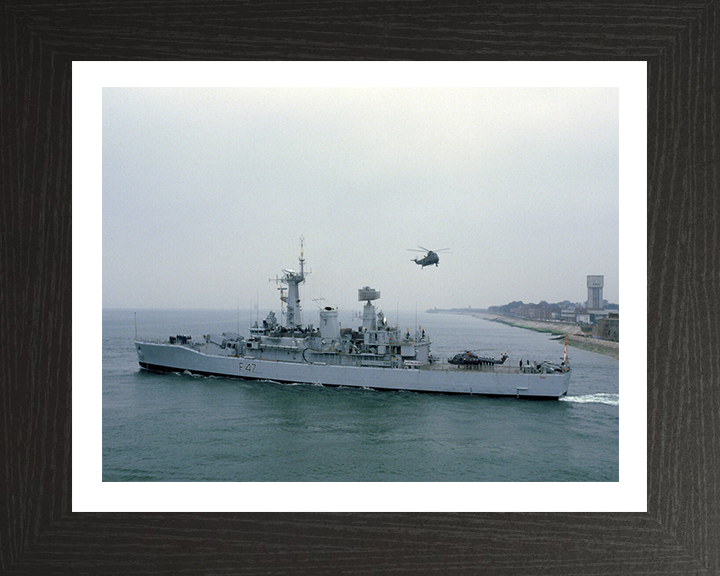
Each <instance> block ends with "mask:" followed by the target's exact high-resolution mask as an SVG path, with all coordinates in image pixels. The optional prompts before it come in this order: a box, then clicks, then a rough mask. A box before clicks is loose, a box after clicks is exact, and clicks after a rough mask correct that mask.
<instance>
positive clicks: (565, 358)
mask: <svg viewBox="0 0 720 576" xmlns="http://www.w3.org/2000/svg"><path fill="white" fill-rule="evenodd" d="M563 360H564V361H565V362H567V336H565V356H564V358H563Z"/></svg>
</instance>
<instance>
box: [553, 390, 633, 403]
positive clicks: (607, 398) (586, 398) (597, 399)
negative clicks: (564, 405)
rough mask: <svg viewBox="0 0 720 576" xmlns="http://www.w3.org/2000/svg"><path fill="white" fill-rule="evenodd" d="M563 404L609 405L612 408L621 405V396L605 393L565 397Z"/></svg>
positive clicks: (562, 399)
mask: <svg viewBox="0 0 720 576" xmlns="http://www.w3.org/2000/svg"><path fill="white" fill-rule="evenodd" d="M560 400H561V401H562V402H574V403H575V404H608V405H610V406H619V405H620V395H619V394H606V393H603V392H600V393H597V394H585V395H583V396H564V397H563V398H560Z"/></svg>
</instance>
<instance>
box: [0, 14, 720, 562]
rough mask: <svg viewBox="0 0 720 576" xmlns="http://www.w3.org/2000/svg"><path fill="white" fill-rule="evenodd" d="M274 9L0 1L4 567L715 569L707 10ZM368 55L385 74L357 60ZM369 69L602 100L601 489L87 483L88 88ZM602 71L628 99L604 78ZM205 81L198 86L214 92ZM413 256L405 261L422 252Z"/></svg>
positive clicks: (712, 32)
mask: <svg viewBox="0 0 720 576" xmlns="http://www.w3.org/2000/svg"><path fill="white" fill-rule="evenodd" d="M270 8H271V7H269V6H268V5H258V4H254V3H247V4H244V5H242V6H230V5H226V4H213V5H211V6H207V5H205V6H202V7H201V6H191V5H189V4H183V5H181V6H175V7H174V8H173V13H172V14H168V13H167V11H166V10H165V7H164V6H163V5H162V4H158V3H155V4H150V5H147V6H144V7H143V11H142V13H140V12H133V11H131V10H130V11H128V10H126V9H123V8H121V7H120V6H115V5H111V4H100V5H93V6H89V7H88V6H85V7H80V6H78V7H67V6H66V7H60V6H58V7H42V8H33V7H28V6H25V5H23V4H20V3H17V4H15V3H10V4H6V5H5V6H4V7H3V9H2V11H1V12H0V25H1V26H2V34H0V44H1V45H2V51H1V53H2V54H3V56H2V57H0V65H1V66H0V73H1V74H2V79H3V81H2V84H3V86H4V88H3V96H2V98H3V100H2V102H3V106H2V107H1V110H0V114H1V115H2V126H3V128H2V136H1V137H2V142H3V146H2V151H0V160H2V162H0V169H1V170H2V179H3V180H2V181H3V182H4V183H5V186H4V188H5V189H6V191H7V194H6V195H5V200H4V209H3V210H2V218H3V220H2V230H1V231H0V235H1V236H0V237H2V246H3V248H4V250H3V259H2V266H3V274H2V277H3V288H2V295H3V304H4V305H3V315H2V319H1V320H0V321H1V322H2V325H3V327H4V328H5V331H4V333H5V334H6V335H8V336H9V337H10V341H11V342H12V345H9V346H6V347H5V348H4V349H5V353H4V354H3V355H2V365H3V366H4V368H3V372H2V373H3V374H4V376H3V378H2V394H3V396H2V398H3V401H2V402H1V403H0V405H1V406H2V408H1V410H2V412H3V421H4V424H3V429H4V431H5V433H4V436H5V442H4V444H5V448H6V449H5V450H4V454H5V467H4V470H5V472H4V480H5V482H4V484H5V485H6V486H7V487H8V488H7V490H6V491H5V493H4V495H3V496H2V503H3V505H2V509H3V510H4V512H5V513H4V514H3V516H4V517H6V518H7V519H8V521H7V522H6V524H5V528H4V529H3V532H2V534H3V537H2V538H0V546H2V548H1V549H0V569H2V571H7V572H9V573H15V572H16V573H38V574H41V573H42V574H45V573H88V574H92V573H104V574H107V573H128V572H137V571H144V572H150V573H168V574H170V573H177V572H179V571H185V572H193V573H194V572H202V573H228V572H233V573H235V572H239V573H244V574H272V573H281V572H293V573H296V572H299V573H313V574H324V573H327V574H336V573H373V572H377V571H380V570H383V571H386V572H391V573H394V572H398V573H403V572H405V573H435V572H439V571H451V572H457V573H466V572H483V573H492V574H526V573H535V574H576V573H593V574H606V575H609V574H624V573H634V572H638V571H643V572H645V573H658V574H678V575H679V574H688V573H694V574H706V573H707V574H710V573H714V572H716V571H717V569H718V567H719V566H720V550H718V547H717V544H716V542H718V541H719V540H720V534H718V526H719V523H718V522H717V519H718V515H719V512H718V506H719V504H718V502H719V501H720V499H718V498H717V497H716V495H715V494H714V493H713V481H712V479H713V478H714V477H716V476H717V473H718V469H717V463H716V459H715V458H714V457H713V455H714V454H716V453H717V452H718V446H717V444H718V442H719V440H718V438H720V434H719V433H718V431H717V424H716V422H717V418H716V417H715V411H716V407H717V406H718V405H719V404H720V402H719V401H718V400H719V399H718V392H717V389H718V387H717V372H718V370H717V358H716V356H717V354H716V352H715V350H716V349H717V346H718V339H717V330H716V328H715V325H716V322H715V320H714V319H715V317H716V314H715V313H716V312H717V310H716V309H717V304H716V302H715V300H714V299H713V298H712V290H709V289H708V286H709V285H710V284H711V281H710V279H712V278H714V277H715V276H716V275H717V274H716V273H717V258H716V256H715V249H714V245H715V242H714V233H713V231H714V230H715V229H716V228H717V226H716V224H717V222H716V220H717V217H716V215H715V214H716V210H715V209H714V198H715V197H716V195H717V192H718V191H717V186H718V179H717V175H716V174H715V169H714V166H716V165H717V158H716V156H717V145H716V142H715V141H714V139H713V135H714V134H715V132H716V131H717V127H716V125H715V124H716V122H717V120H716V119H715V116H714V115H713V114H712V109H713V108H712V107H713V103H714V102H715V101H716V98H715V96H716V95H715V94H714V90H715V87H714V86H713V84H712V81H711V79H712V77H713V76H712V74H713V64H714V62H716V61H717V57H716V56H717V54H716V52H717V44H716V43H715V42H714V38H715V37H716V35H717V26H718V25H717V16H716V14H715V12H716V8H715V6H714V4H710V5H684V6H682V7H679V6H673V7H669V6H658V5H642V6H640V5H632V6H626V5H624V4H618V5H616V6H613V7H612V9H610V10H609V9H608V5H606V4H603V5H600V4H597V5H594V4H591V5H584V6H580V7H571V8H568V7H567V6H566V5H556V4H548V5H543V6H542V7H540V6H538V7H533V6H527V5H522V6H518V5H513V4H507V5H503V4H494V5H492V6H491V7H472V8H467V7H466V8H462V7H460V6H454V7H448V8H432V7H430V6H429V5H427V4H419V5H414V6H413V7H412V9H410V8H409V7H407V6H400V5H397V4H391V5H382V6H380V5H377V6H372V7H368V8H367V9H361V8H360V7H359V6H358V7H354V6H351V5H342V4H329V5H326V6H318V5H309V6H307V7H305V9H303V7H302V4H299V5H293V6H289V5H279V6H277V7H275V9H272V10H271V9H270ZM139 60H142V61H144V62H137V61H139ZM165 60H167V62H164V63H163V62H162V61H165ZM199 60H202V61H204V62H191V61H199ZM218 60H226V61H228V62H227V64H224V65H223V64H219V63H218V62H217V61H218ZM285 60H291V62H284V63H281V62H279V61H285ZM308 60H325V61H327V62H314V63H310V62H308ZM330 60H339V61H340V62H330ZM353 60H362V61H365V62H355V63H353V64H350V63H349V61H353ZM379 60H387V61H389V62H386V63H382V62H372V63H371V62H368V61H379ZM399 60H402V61H404V62H398V61H399ZM428 60H434V61H435V62H425V61H428ZM528 61H530V63H529V64H528ZM342 62H346V64H345V65H343V64H342ZM281 64H282V65H281ZM370 64H373V65H380V66H381V67H382V65H383V64H384V65H385V66H386V68H387V69H388V70H390V71H391V74H392V82H390V81H388V83H387V85H389V86H397V85H398V83H399V82H402V81H403V76H405V78H406V81H407V82H408V84H407V87H408V88H413V87H417V86H419V85H421V86H427V85H428V84H431V85H432V82H435V79H436V78H437V77H441V76H444V75H453V74H462V73H463V72H464V71H467V70H470V71H472V73H475V74H478V73H480V72H483V73H485V74H487V76H488V77H490V76H492V75H493V74H499V73H500V72H498V71H499V70H505V71H511V74H512V76H511V77H506V79H505V80H504V81H503V82H501V83H500V82H495V83H494V84H493V86H505V87H513V86H527V85H528V77H530V78H534V84H533V83H531V84H529V85H532V86H539V85H542V86H545V85H546V84H547V78H548V77H550V76H551V77H552V82H551V83H550V84H551V85H552V86H558V85H560V84H558V82H559V80H558V78H564V82H565V84H562V85H563V86H586V87H587V86H593V87H594V88H598V87H606V88H607V87H614V89H617V92H618V102H619V107H618V110H619V126H620V130H619V133H620V148H619V158H620V165H619V174H620V188H619V193H620V197H619V205H620V229H619V245H620V260H621V263H620V285H621V292H622V295H623V299H625V295H626V294H628V295H629V296H628V299H627V302H628V304H627V308H626V309H627V315H625V314H624V317H628V318H633V317H634V318H635V323H634V324H633V323H632V321H631V322H630V324H633V325H632V328H631V329H630V330H629V331H628V332H627V333H628V334H632V335H633V337H632V338H629V339H628V341H627V342H625V341H624V342H623V355H622V356H621V360H620V362H621V368H620V372H621V383H620V390H621V393H620V395H621V396H622V399H620V400H619V401H618V402H619V406H621V407H622V408H621V409H619V422H620V430H619V437H620V442H619V449H618V452H619V458H618V474H617V479H615V478H611V479H610V481H602V480H601V481H591V482H585V483H582V482H578V483H576V482H568V483H563V482H537V483H534V482H525V481H514V482H513V481H511V482H485V481H483V482H468V481H465V480H464V479H463V480H461V481H459V482H449V483H443V482H414V481H410V482H397V483H392V482H365V483H363V482H312V481H310V482H277V483H273V482H262V481H261V482H249V483H242V482H224V483H215V482H213V483H212V484H209V483H208V482H205V481H201V482H186V481H184V480H185V479H184V478H182V477H178V478H176V481H175V482H173V479H172V478H167V479H161V481H150V482H144V481H142V480H143V479H142V478H139V477H137V478H133V479H131V480H130V481H125V482H123V481H112V480H111V481H104V480H105V479H104V478H103V467H102V403H103V401H104V399H103V393H102V392H103V391H102V375H101V371H102V366H101V358H102V350H101V335H102V332H103V326H102V318H101V310H102V306H103V302H102V295H103V276H102V274H101V270H102V269H103V267H104V266H107V263H106V262H103V250H104V249H105V248H107V247H109V244H108V243H107V242H106V239H105V238H103V236H102V202H103V197H102V190H103V179H102V153H103V151H102V145H103V144H104V143H103V141H102V133H101V131H102V117H103V89H107V90H114V91H120V90H125V89H129V88H130V87H135V88H136V89H140V88H142V87H146V86H157V87H163V86H169V87H182V88H192V87H197V86H200V85H202V86H206V85H208V84H207V83H204V84H200V82H199V80H198V79H199V78H200V77H201V76H202V75H203V74H206V73H207V71H209V70H210V71H213V72H211V74H223V73H224V74H227V73H228V72H227V71H230V73H234V74H238V75H240V74H242V75H243V78H242V79H239V80H238V81H237V82H226V83H224V84H223V85H224V86H228V85H230V86H237V85H243V86H246V85H250V84H251V85H253V86H256V87H258V86H259V87H263V86H271V87H272V86H274V87H277V88H279V87H282V86H285V87H287V86H305V87H307V86H317V85H318V83H319V82H320V80H318V78H321V77H322V76H323V75H324V76H325V77H326V81H325V82H326V83H325V84H324V85H325V86H329V87H332V86H338V83H339V82H342V78H343V75H346V74H348V70H352V72H349V73H350V74H353V75H354V76H355V78H354V79H353V81H352V83H351V82H350V81H347V84H341V85H343V86H345V85H351V86H354V85H357V82H358V79H359V78H361V77H362V74H361V73H360V72H358V71H359V70H362V69H363V68H365V67H366V66H367V67H368V68H369V67H370ZM521 66H522V67H523V68H522V70H523V71H522V72H521ZM143 68H144V73H145V74H146V75H147V77H146V80H144V81H138V79H137V76H135V77H133V76H132V75H133V74H136V72H137V70H142V69H143ZM268 69H270V70H276V71H277V75H276V78H275V79H274V80H268V77H267V75H266V74H267V70H268ZM123 70H125V72H124V71H123ZM128 70H130V71H131V72H130V76H125V77H124V78H123V74H125V73H127V71H128ZM428 70H429V71H430V73H429V75H428V72H427V71H428ZM618 70H624V74H625V75H626V79H627V83H626V84H622V83H620V82H613V81H610V80H608V78H609V76H606V74H607V75H612V74H616V73H617V71H618ZM400 71H402V72H400ZM261 73H262V74H263V75H264V76H263V77H262V79H260V75H261ZM165 74H167V76H163V75H165ZM292 74H295V75H296V76H297V77H296V78H295V81H294V83H291V82H290V80H289V79H288V75H292ZM542 75H545V76H546V80H545V82H546V84H543V81H542V80H539V78H540V77H541V76H542ZM588 75H591V76H592V78H591V79H588ZM80 77H83V78H85V80H86V81H87V80H88V79H89V82H88V83H87V84H84V85H83V84H82V82H81V81H80V80H79V78H80ZM93 77H94V78H93ZM215 78H216V77H215ZM215 78H213V77H211V82H210V84H209V85H215V86H217V85H219V84H218V83H217V80H216V79H215ZM428 78H432V79H433V80H432V82H431V80H429V79H428ZM454 78H455V79H454V80H453V82H452V83H453V84H455V85H457V82H458V81H457V76H455V77H454ZM279 79H281V80H279ZM273 82H275V83H273ZM371 82H373V83H376V82H377V80H374V81H371ZM253 83H254V84H253ZM468 84H469V85H471V86H477V85H478V84H482V81H477V80H476V79H475V78H472V79H469V80H468ZM633 85H635V86H637V85H640V86H642V87H644V88H645V90H644V92H642V91H641V93H640V97H638V94H637V93H634V94H632V95H628V93H629V92H631V87H632V86H633ZM625 102H635V104H637V103H638V102H639V103H640V108H637V107H627V108H624V103H625ZM79 105H80V106H82V107H81V108H78V106H79ZM623 114H628V115H630V116H632V115H635V116H640V117H639V118H630V119H631V120H635V121H636V122H635V123H637V122H640V124H641V125H643V124H644V125H645V126H646V139H643V138H640V139H639V140H633V139H630V140H623V138H624V137H627V135H628V134H627V133H626V132H624V131H623V129H622V127H623V120H624V116H623ZM83 116H87V117H89V118H90V119H91V120H90V124H89V125H81V124H80V123H81V120H82V117H83ZM643 116H644V117H643ZM98 127H100V128H99V130H100V131H99V132H98ZM166 136H167V137H168V138H171V137H172V135H166ZM98 137H99V139H98ZM79 139H80V140H83V141H84V144H85V145H86V148H83V149H82V152H81V151H80V148H77V149H76V147H75V144H76V143H77V142H78V140H79ZM645 140H646V141H645ZM623 142H624V144H623ZM88 143H89V144H90V146H89V147H87V144H88ZM98 144H99V145H98ZM645 146H646V147H647V148H646V150H647V152H646V153H645ZM138 152H141V150H139V151H138ZM638 154H639V156H640V158H641V159H642V158H644V161H645V163H646V166H645V165H642V166H638V165H637V164H638ZM626 159H629V160H626ZM641 162H642V160H641ZM639 168H640V170H639V171H638V169H639ZM638 172H639V174H640V176H638ZM98 175H99V177H98ZM623 183H626V185H628V186H629V187H627V188H623ZM93 186H94V192H93ZM81 190H82V193H81V192H80V191H81ZM88 190H90V193H88ZM624 213H627V218H626V219H625V220H624V221H623V219H624V218H625V216H624ZM178 237H180V238H182V231H178ZM175 240H177V237H168V238H167V241H169V242H173V241H175ZM399 240H401V241H403V242H405V241H406V238H405V236H404V235H402V236H401V238H399ZM570 241H572V239H570ZM293 242H295V240H293ZM103 244H106V246H103ZM407 244H408V245H407V246H405V245H402V247H401V249H402V250H403V251H404V250H405V249H406V248H412V247H414V246H415V245H416V244H421V245H425V244H423V241H415V240H413V241H412V242H407ZM440 247H443V246H435V245H434V244H433V245H432V246H431V248H440ZM455 251H456V250H455ZM623 256H625V257H626V258H628V259H627V260H626V261H627V266H628V268H627V269H628V272H625V271H624V270H625V269H626V268H625V265H624V264H623V262H622V260H623ZM406 258H407V256H406ZM444 258H446V257H445V256H443V255H442V254H441V259H444ZM443 263H444V262H443ZM408 265H412V266H413V267H415V265H414V264H413V263H412V262H409V260H408ZM440 266H442V264H440ZM415 271H416V272H420V271H421V269H420V268H417V269H416V270H415ZM431 271H432V270H423V272H431ZM81 273H82V274H81ZM264 273H265V272H263V274H264ZM271 273H274V272H271ZM598 273H600V272H596V271H594V270H590V271H584V272H582V273H581V276H582V277H583V278H584V277H585V276H589V275H594V274H598ZM626 278H627V280H626ZM140 281H141V279H139V278H138V282H140ZM593 281H594V282H597V279H595V280H593ZM581 282H582V280H581ZM588 282H590V280H588ZM708 282H710V284H709V283H708ZM208 284H210V285H212V280H210V281H209V282H208ZM273 288H274V286H273ZM355 288H360V286H355ZM256 298H257V299H256V304H257V302H258V301H259V300H260V299H259V297H256ZM624 301H626V300H624ZM630 303H632V305H630ZM238 308H240V306H239V305H238ZM386 312H388V314H387V315H388V316H389V317H391V316H392V314H391V313H390V312H389V311H388V310H386ZM624 312H625V310H624ZM260 320H262V319H260ZM633 330H634V332H633ZM626 367H627V370H626ZM624 373H628V374H631V375H632V376H631V377H630V378H629V379H628V381H624V380H622V378H623V374H624ZM645 385H646V386H647V388H646V389H645ZM626 398H627V400H626ZM638 410H639V412H638ZM149 414H151V412H150V413H149ZM149 417H151V415H150V416H149ZM644 417H645V418H646V420H643V418H644ZM178 441H181V439H178ZM203 480H204V479H203ZM595 480H597V479H595ZM416 484H417V485H416ZM571 484H572V485H571ZM575 484H580V486H575Z"/></svg>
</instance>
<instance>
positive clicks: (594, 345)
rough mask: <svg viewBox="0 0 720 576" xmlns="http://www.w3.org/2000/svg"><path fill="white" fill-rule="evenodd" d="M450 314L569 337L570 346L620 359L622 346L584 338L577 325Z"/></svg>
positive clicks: (497, 315) (485, 313)
mask: <svg viewBox="0 0 720 576" xmlns="http://www.w3.org/2000/svg"><path fill="white" fill-rule="evenodd" d="M446 313H449V314H469V315H470V316H474V317H475V318H480V319H482V320H487V321H489V322H500V323H501V324H506V325H508V326H514V327H515V328H523V329H525V330H534V331H536V332H546V333H548V334H552V335H554V336H561V337H562V336H567V342H568V345H570V346H574V347H575V348H579V349H580V350H586V351H587V352H595V353H596V354H604V355H605V356H610V357H612V358H615V359H616V360H619V359H620V344H619V343H618V342H612V341H610V340H598V339H597V338H592V337H588V336H583V335H582V332H581V331H580V327H579V326H578V325H577V324H567V323H565V322H547V321H542V322H540V321H537V320H526V319H524V318H510V317H508V316H501V315H500V314H489V313H487V312H467V313H465V312H460V311H458V312H450V311H447V312H446Z"/></svg>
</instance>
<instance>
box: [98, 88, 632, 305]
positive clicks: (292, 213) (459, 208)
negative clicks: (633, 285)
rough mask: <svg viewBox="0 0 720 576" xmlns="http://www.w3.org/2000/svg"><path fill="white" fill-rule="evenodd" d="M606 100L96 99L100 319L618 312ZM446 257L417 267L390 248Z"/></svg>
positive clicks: (570, 93)
mask: <svg viewBox="0 0 720 576" xmlns="http://www.w3.org/2000/svg"><path fill="white" fill-rule="evenodd" d="M618 96H619V94H618V90H617V89H615V88H577V89H567V88H558V89H551V88H523V89H521V88H517V89H505V88H496V89H492V88H468V89H450V88H448V89H443V88H428V89H420V88H418V89H405V88H403V89H387V88H378V89H373V88H362V89H360V88H358V89H320V88H318V89H304V88H287V89H280V88H268V89H256V88H246V89H242V88H222V89H202V88H192V89H168V88H163V89H146V88H141V89H133V88H105V89H103V229H102V240H103V246H102V248H103V306H104V307H122V308H138V309H139V308H158V307H161V308H225V309H234V308H235V307H236V306H237V304H238V301H239V302H240V306H241V307H243V308H247V307H249V305H250V302H251V301H253V302H254V301H255V300H256V298H257V297H258V295H259V298H260V308H261V311H262V312H266V311H267V310H270V309H275V310H279V306H278V292H277V290H276V286H275V285H274V284H271V283H269V282H268V279H269V278H274V277H275V275H276V274H281V270H282V269H283V268H295V269H297V267H298V256H299V250H300V248H299V239H300V237H301V236H302V237H304V239H305V258H306V260H307V264H306V266H307V267H308V268H309V269H311V270H312V273H311V274H310V275H309V276H308V278H307V282H306V283H305V285H304V286H303V287H302V288H301V295H302V297H303V298H304V299H305V306H304V308H305V310H312V309H313V308H315V305H314V304H313V303H312V301H311V300H310V298H316V297H324V298H325V299H326V301H327V304H330V305H336V306H340V307H341V308H343V309H348V308H351V309H358V308H359V306H360V305H359V304H358V302H357V289H358V288H360V287H362V286H365V285H369V286H371V287H373V288H375V289H377V290H380V291H381V293H382V298H381V300H380V301H379V303H378V305H379V306H380V307H381V308H384V309H386V310H387V311H390V310H394V309H395V308H396V306H397V305H398V304H399V307H400V308H401V309H406V310H412V309H414V308H415V306H416V305H417V307H418V309H420V310H425V309H427V308H432V307H434V306H437V307H440V308H450V307H464V306H473V307H487V306H492V305H499V304H505V303H507V302H510V301H512V300H523V301H524V302H539V301H541V300H547V301H549V302H555V301H560V300H564V299H569V300H572V301H578V302H581V301H584V300H585V298H586V297H587V289H586V276H587V275H588V274H601V275H604V276H605V289H604V297H605V298H606V299H608V300H609V301H611V302H618V286H619V278H618V275H619V262H618V250H619V246H618V230H619V222H618V221H619V208H618ZM418 245H422V246H426V247H428V248H431V249H440V248H446V247H447V248H450V249H451V253H448V254H442V255H441V260H440V266H439V267H437V268H436V267H435V266H432V267H428V268H424V269H423V268H420V267H419V266H417V265H415V264H414V263H413V262H411V260H410V259H411V258H412V257H414V256H416V254H413V253H411V252H408V251H407V250H406V249H407V248H413V247H416V246H418Z"/></svg>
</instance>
